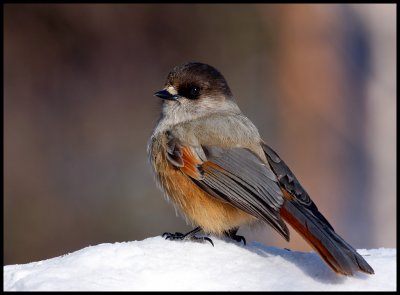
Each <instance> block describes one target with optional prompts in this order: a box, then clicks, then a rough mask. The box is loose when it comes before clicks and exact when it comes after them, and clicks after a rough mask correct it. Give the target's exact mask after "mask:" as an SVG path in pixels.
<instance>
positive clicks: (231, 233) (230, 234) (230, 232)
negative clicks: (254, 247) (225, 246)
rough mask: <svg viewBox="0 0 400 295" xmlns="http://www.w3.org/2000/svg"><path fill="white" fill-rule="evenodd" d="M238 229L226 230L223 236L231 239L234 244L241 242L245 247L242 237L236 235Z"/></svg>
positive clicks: (244, 240)
mask: <svg viewBox="0 0 400 295" xmlns="http://www.w3.org/2000/svg"><path fill="white" fill-rule="evenodd" d="M237 231H238V228H235V229H231V230H228V231H226V232H224V235H225V236H227V237H228V238H231V239H232V240H235V241H236V242H239V243H240V242H243V244H244V245H245V246H246V239H245V238H244V236H239V235H237V234H236V233H237Z"/></svg>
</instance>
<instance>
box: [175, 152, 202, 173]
mask: <svg viewBox="0 0 400 295" xmlns="http://www.w3.org/2000/svg"><path fill="white" fill-rule="evenodd" d="M181 153H182V156H181V159H182V162H183V166H182V167H180V169H181V171H182V172H183V173H185V174H186V175H188V176H190V177H192V178H194V179H197V180H200V179H201V178H202V173H201V170H200V169H201V164H202V161H201V160H200V159H199V158H198V157H197V156H196V155H195V154H194V153H193V151H192V149H191V148H190V147H187V146H183V147H181Z"/></svg>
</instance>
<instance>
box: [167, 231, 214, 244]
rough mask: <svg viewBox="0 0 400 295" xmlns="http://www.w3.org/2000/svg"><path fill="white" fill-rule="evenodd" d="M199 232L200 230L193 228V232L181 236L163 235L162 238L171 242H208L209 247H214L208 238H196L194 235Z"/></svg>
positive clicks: (177, 234) (176, 234)
mask: <svg viewBox="0 0 400 295" xmlns="http://www.w3.org/2000/svg"><path fill="white" fill-rule="evenodd" d="M200 230H201V228H198V227H197V228H195V229H194V230H192V231H190V232H188V233H186V234H182V233H178V232H176V233H174V234H173V233H168V232H166V233H163V234H162V237H163V238H165V239H166V240H172V241H177V240H179V241H185V240H191V241H196V242H206V241H207V242H210V243H211V245H213V246H214V243H213V241H212V240H211V239H210V238H208V237H198V236H196V233H197V232H199V231H200Z"/></svg>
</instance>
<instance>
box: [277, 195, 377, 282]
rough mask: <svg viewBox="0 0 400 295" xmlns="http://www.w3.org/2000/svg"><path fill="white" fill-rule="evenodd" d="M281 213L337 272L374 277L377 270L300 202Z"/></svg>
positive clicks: (287, 202) (288, 205) (294, 202)
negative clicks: (359, 272) (360, 273)
mask: <svg viewBox="0 0 400 295" xmlns="http://www.w3.org/2000/svg"><path fill="white" fill-rule="evenodd" d="M280 214H281V216H282V218H283V219H284V220H285V221H286V222H288V223H289V224H290V225H291V226H292V227H293V228H294V229H295V230H296V231H297V232H298V233H299V234H300V235H301V236H302V237H303V238H304V239H305V240H306V241H307V242H308V243H309V244H310V245H311V246H312V247H313V248H314V249H315V250H316V251H317V252H318V253H319V254H320V256H321V257H322V259H324V260H325V262H326V263H327V264H328V265H329V266H330V267H331V268H332V269H333V270H334V271H335V272H337V273H339V274H343V275H353V273H355V272H356V271H358V270H360V271H363V272H366V273H369V274H373V273H374V270H373V269H372V268H371V266H369V264H368V263H367V262H366V261H365V260H364V258H362V257H361V255H360V254H358V253H357V251H356V250H354V249H353V248H352V247H351V246H350V245H349V244H348V243H346V241H344V240H343V239H342V238H341V237H340V236H339V235H338V234H336V233H335V231H334V230H333V228H331V227H330V226H328V225H327V224H326V223H325V222H324V221H322V220H320V219H318V218H317V217H316V216H315V215H314V214H313V213H311V212H309V209H307V208H305V207H304V206H303V205H302V204H300V203H299V202H297V201H296V200H287V201H286V202H285V204H284V206H283V207H282V209H281V211H280Z"/></svg>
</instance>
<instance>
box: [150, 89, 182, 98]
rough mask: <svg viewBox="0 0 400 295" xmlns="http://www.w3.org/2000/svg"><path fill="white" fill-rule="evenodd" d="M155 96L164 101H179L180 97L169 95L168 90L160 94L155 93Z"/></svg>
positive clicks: (159, 92)
mask: <svg viewBox="0 0 400 295" xmlns="http://www.w3.org/2000/svg"><path fill="white" fill-rule="evenodd" d="M154 95H155V96H158V97H159V98H162V99H168V100H177V99H178V95H173V94H171V93H169V92H168V91H167V90H161V91H158V92H156V93H154Z"/></svg>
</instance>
